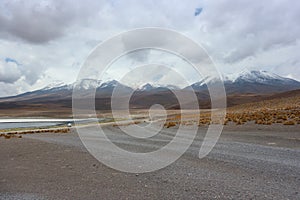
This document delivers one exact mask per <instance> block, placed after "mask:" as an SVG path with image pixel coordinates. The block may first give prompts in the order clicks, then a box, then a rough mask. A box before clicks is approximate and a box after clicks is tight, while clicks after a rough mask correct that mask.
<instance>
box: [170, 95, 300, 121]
mask: <svg viewBox="0 0 300 200" xmlns="http://www.w3.org/2000/svg"><path fill="white" fill-rule="evenodd" d="M198 116H199V114H198ZM174 122H175V123H177V124H179V123H182V124H184V125H188V124H192V123H191V122H193V121H192V119H188V118H187V117H186V116H184V115H183V116H182V115H174V116H172V117H171V118H169V119H168V120H167V122H166V124H165V126H166V127H168V124H169V123H170V124H173V123H174ZM248 122H255V124H259V125H272V124H284V125H296V124H300V96H295V97H288V98H281V99H280V98H278V99H273V100H266V101H261V102H255V103H247V104H243V105H238V106H234V107H230V108H228V109H227V114H226V118H225V120H224V121H212V120H211V113H210V112H209V111H205V112H200V119H199V121H198V122H196V123H198V125H199V126H207V125H210V124H220V123H222V124H224V125H227V124H229V123H230V124H236V125H242V124H245V123H248Z"/></svg>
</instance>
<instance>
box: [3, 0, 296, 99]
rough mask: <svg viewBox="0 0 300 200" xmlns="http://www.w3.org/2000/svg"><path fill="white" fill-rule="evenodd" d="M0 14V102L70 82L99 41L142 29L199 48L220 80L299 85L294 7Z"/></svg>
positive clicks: (253, 4)
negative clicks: (271, 79) (252, 78)
mask: <svg viewBox="0 0 300 200" xmlns="http://www.w3.org/2000/svg"><path fill="white" fill-rule="evenodd" d="M200 8H201V11H200V12H199V9H200ZM0 9H1V12H0V60H1V61H0V84H1V88H10V89H9V90H4V89H2V90H1V91H0V96H6V95H13V94H17V93H20V92H25V91H27V90H33V89H37V88H40V87H43V86H45V85H47V84H49V83H51V82H52V81H54V80H61V81H65V82H72V81H74V80H75V79H76V76H77V73H78V71H79V68H80V65H81V64H82V63H83V62H84V60H85V58H86V57H87V56H88V54H89V52H90V51H91V50H92V49H93V48H94V47H95V46H96V45H97V44H98V43H99V42H100V41H103V40H106V39H108V38H109V37H111V36H112V35H114V34H117V33H119V32H120V31H126V30H130V29H133V28H141V27H149V26H155V27H162V28H170V29H174V30H176V31H179V32H182V33H184V34H186V35H187V36H189V37H190V38H192V39H193V40H195V41H196V42H199V43H201V44H202V45H203V46H204V47H205V49H206V50H207V52H208V53H209V55H210V56H211V57H212V58H213V60H214V62H215V63H216V64H217V67H218V69H219V70H220V71H222V72H224V73H232V72H235V71H241V70H242V69H243V68H252V69H253V68H254V69H263V70H267V71H272V72H275V73H279V74H280V75H283V76H289V77H293V78H296V79H298V80H300V70H299V64H300V58H299V56H298V54H299V53H297V52H300V42H299V38H300V26H299V24H300V2H298V1H292V0H270V1H267V2H265V1H261V0H251V1H250V0H245V1H236V0H220V1H210V0H203V1H198V0H191V1H179V0H177V1H172V3H170V1H169V0H161V1H155V0H152V1H151V0H150V1H139V0H128V1H121V0H101V1H96V0H87V1H71V0H44V1H38V0H31V1H26V2H23V1H19V0H3V1H0ZM196 12H197V14H196ZM136 56H139V57H136V58H129V59H140V61H143V62H144V61H145V60H147V58H148V55H147V53H146V54H140V55H138V54H137V55H136ZM6 58H12V59H15V60H17V61H18V63H19V65H18V64H16V63H14V62H6V61H5V59H6Z"/></svg>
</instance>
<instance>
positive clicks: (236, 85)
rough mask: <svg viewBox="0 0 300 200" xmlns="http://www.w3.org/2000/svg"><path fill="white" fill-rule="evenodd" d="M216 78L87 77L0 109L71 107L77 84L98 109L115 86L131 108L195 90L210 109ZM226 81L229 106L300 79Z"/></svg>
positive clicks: (264, 75) (258, 76)
mask: <svg viewBox="0 0 300 200" xmlns="http://www.w3.org/2000/svg"><path fill="white" fill-rule="evenodd" d="M216 80H217V79H216V77H205V78H204V79H202V80H200V81H199V82H196V83H194V84H192V85H190V86H188V87H185V88H179V87H177V86H174V85H153V84H150V83H146V84H144V85H142V86H141V87H139V88H131V87H129V86H127V85H124V84H122V83H120V82H118V81H116V80H112V81H106V82H103V81H99V80H93V79H84V80H80V81H77V82H75V83H73V84H63V83H56V84H51V85H49V86H47V87H45V88H42V89H40V90H35V91H31V92H26V93H24V94H20V95H17V96H12V97H5V98H0V109H9V108H32V107H47V106H49V105H54V106H55V107H64V108H71V107H72V91H73V88H74V87H76V88H77V89H78V90H79V91H80V92H81V93H82V96H83V97H84V96H88V95H90V94H91V89H96V95H95V102H96V109H98V110H109V109H110V98H111V95H112V92H113V90H114V89H115V88H116V87H118V88H119V89H120V91H122V92H124V94H128V93H133V95H132V96H131V99H130V107H131V108H140V109H141V108H149V107H150V106H151V105H153V104H156V103H157V104H161V105H163V106H165V107H166V108H168V109H177V108H180V106H179V102H178V100H177V98H176V96H175V95H174V93H173V92H172V91H176V92H177V93H180V94H182V95H187V96H188V95H190V94H191V92H193V93H195V94H196V95H197V98H198V103H199V106H200V107H201V108H209V107H210V96H209V92H208V90H207V84H208V83H210V84H213V83H214V82H215V81H216ZM223 82H224V86H225V89H226V93H227V105H228V106H233V105H237V104H242V103H246V102H253V101H258V100H262V99H265V98H269V99H270V98H271V96H272V95H275V94H276V95H278V94H279V93H284V92H287V91H292V90H297V89H300V82H298V81H296V80H293V79H290V78H284V77H281V76H278V75H276V74H274V73H269V72H266V71H248V70H247V71H243V72H241V73H238V74H234V75H230V76H223ZM121 95H122V94H121ZM188 103H189V102H188Z"/></svg>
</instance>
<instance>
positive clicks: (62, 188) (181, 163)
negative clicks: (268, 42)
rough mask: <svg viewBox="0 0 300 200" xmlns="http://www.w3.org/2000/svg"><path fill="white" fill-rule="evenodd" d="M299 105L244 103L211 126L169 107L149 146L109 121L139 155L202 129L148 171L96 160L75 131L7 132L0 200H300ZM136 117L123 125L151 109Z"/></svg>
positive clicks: (117, 137)
mask: <svg viewBox="0 0 300 200" xmlns="http://www.w3.org/2000/svg"><path fill="white" fill-rule="evenodd" d="M299 102H300V101H299V97H287V98H278V99H275V100H274V99H272V100H266V101H261V102H256V103H247V104H243V105H238V106H234V107H230V108H228V109H227V114H226V117H225V119H224V120H221V121H212V120H211V111H210V110H201V112H198V111H197V112H195V111H184V112H183V114H180V111H179V110H170V111H168V118H167V119H166V121H165V122H163V123H164V124H163V125H164V126H163V127H164V128H163V129H162V131H161V132H160V133H159V134H158V135H156V136H154V137H151V138H149V139H147V140H145V141H143V140H139V139H136V138H132V137H129V136H128V135H126V134H124V133H122V132H121V130H120V126H118V125H116V122H115V121H114V120H112V121H110V122H105V123H104V124H102V126H103V128H104V130H105V133H106V134H107V136H108V137H109V138H110V140H111V141H113V142H114V143H115V144H117V145H118V146H120V147H121V148H123V149H127V150H129V151H133V152H149V151H153V150H156V149H158V148H161V147H162V146H163V145H165V144H167V143H168V142H169V141H171V140H172V138H173V136H174V134H175V133H176V130H177V128H178V126H179V125H184V126H190V125H195V124H196V125H197V126H198V128H199V129H198V133H197V135H196V138H195V139H194V142H193V143H192V145H191V146H190V148H189V149H188V150H187V151H186V152H185V153H184V154H183V156H181V157H180V158H179V159H178V160H177V161H176V162H174V163H173V164H171V165H169V166H167V167H166V168H163V169H160V170H158V171H154V172H150V173H142V174H131V173H124V172H119V171H116V170H114V169H111V168H109V167H107V166H105V165H104V164H102V163H100V162H99V161H97V160H96V159H95V158H94V157H93V156H92V155H91V154H90V153H89V152H88V151H87V149H86V148H85V147H84V145H83V144H82V143H81V141H80V139H79V136H78V133H77V129H76V128H75V127H71V128H70V127H66V126H60V127H53V128H51V127H50V128H44V129H35V130H31V129H29V130H27V129H26V130H23V129H18V130H13V129H11V130H1V132H0V136H2V137H0V152H1V153H0V160H1V165H0V199H300V192H299V188H300V131H299V130H300V104H299ZM156 114H158V115H157V117H158V120H159V119H160V117H159V112H158V113H156ZM197 115H198V116H200V119H198V121H196V120H195V119H196V118H195V116H197ZM66 116H67V115H66ZM120 116H122V113H121V112H120ZM100 117H104V118H111V117H112V116H111V113H109V112H107V113H104V114H102V115H101V116H100ZM131 117H133V118H134V122H127V121H126V120H124V119H122V118H120V119H119V120H120V121H122V126H128V127H130V126H132V125H133V124H138V125H143V124H144V123H145V121H147V120H149V115H148V111H147V110H134V111H132V112H131ZM215 123H216V124H218V123H219V124H220V123H222V124H224V129H223V132H222V134H221V137H220V139H219V140H218V143H217V144H216V146H215V147H214V148H213V150H212V151H211V152H210V153H209V154H208V156H206V157H205V158H202V159H199V157H198V154H199V149H200V147H201V144H202V141H203V138H204V136H205V133H206V130H207V128H208V125H209V124H215ZM83 126H84V127H89V126H91V127H92V126H94V124H83ZM77 128H80V126H78V127H77Z"/></svg>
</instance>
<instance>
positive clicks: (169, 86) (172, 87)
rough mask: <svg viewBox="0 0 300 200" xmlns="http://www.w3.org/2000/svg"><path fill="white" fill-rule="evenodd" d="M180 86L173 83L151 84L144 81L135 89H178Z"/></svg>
mask: <svg viewBox="0 0 300 200" xmlns="http://www.w3.org/2000/svg"><path fill="white" fill-rule="evenodd" d="M179 89H180V88H179V87H177V86H175V85H161V84H152V83H146V84H144V85H142V86H141V87H138V88H137V91H146V92H147V91H158V90H160V91H162V90H179Z"/></svg>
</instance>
